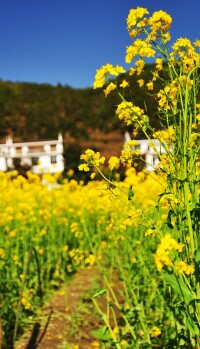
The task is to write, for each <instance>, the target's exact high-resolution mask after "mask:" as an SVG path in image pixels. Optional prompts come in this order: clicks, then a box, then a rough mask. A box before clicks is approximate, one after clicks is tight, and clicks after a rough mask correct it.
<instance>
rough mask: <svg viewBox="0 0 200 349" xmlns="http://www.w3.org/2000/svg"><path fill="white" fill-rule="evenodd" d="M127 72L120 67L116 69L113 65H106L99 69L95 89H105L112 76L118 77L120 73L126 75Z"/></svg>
mask: <svg viewBox="0 0 200 349" xmlns="http://www.w3.org/2000/svg"><path fill="white" fill-rule="evenodd" d="M125 72H126V70H125V69H124V68H123V67H122V66H119V65H116V66H115V67H114V66H113V65H112V64H106V65H104V66H102V67H101V68H100V69H97V71H96V75H95V81H94V85H93V87H94V89H96V88H100V87H103V85H104V84H105V83H106V81H108V80H109V78H111V77H112V76H118V75H119V74H120V73H125Z"/></svg>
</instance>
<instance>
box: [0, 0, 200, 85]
mask: <svg viewBox="0 0 200 349" xmlns="http://www.w3.org/2000/svg"><path fill="white" fill-rule="evenodd" d="M137 6H141V7H147V8H148V10H149V11H150V12H152V11H156V10H160V9H162V10H164V11H166V12H168V13H169V14H170V15H171V16H172V17H173V24H172V30H171V34H172V41H175V40H176V39H177V38H178V37H189V38H190V39H191V40H195V39H196V38H200V21H199V18H200V0H85V1H83V0H0V12H1V20H0V48H1V53H0V79H2V80H10V81H26V82H37V83H50V84H52V85H56V84H57V83H61V84H62V85H69V86H71V87H74V88H85V87H91V86H92V84H93V81H94V76H95V72H96V69H98V68H100V67H101V66H102V65H104V64H106V63H112V64H120V65H124V62H125V61H124V59H125V49H126V46H127V45H129V44H130V40H129V36H128V33H127V29H126V17H127V15H128V12H129V10H130V9H131V8H135V7H137Z"/></svg>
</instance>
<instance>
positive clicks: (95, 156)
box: [79, 149, 105, 171]
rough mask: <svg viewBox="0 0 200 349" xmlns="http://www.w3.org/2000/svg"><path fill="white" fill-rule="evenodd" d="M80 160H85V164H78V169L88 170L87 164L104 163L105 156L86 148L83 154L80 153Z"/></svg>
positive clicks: (96, 164)
mask: <svg viewBox="0 0 200 349" xmlns="http://www.w3.org/2000/svg"><path fill="white" fill-rule="evenodd" d="M81 160H84V161H85V164H81V165H79V170H80V171H89V166H95V167H99V165H101V164H104V162H105V157H104V156H102V157H101V155H100V153H99V152H96V153H95V152H94V151H93V150H91V149H87V150H86V152H85V154H82V155H81Z"/></svg>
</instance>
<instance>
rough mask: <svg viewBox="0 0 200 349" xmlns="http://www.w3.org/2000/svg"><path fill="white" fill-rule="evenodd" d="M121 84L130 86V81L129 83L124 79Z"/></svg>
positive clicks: (123, 86)
mask: <svg viewBox="0 0 200 349" xmlns="http://www.w3.org/2000/svg"><path fill="white" fill-rule="evenodd" d="M119 86H120V87H122V88H126V87H127V86H129V83H128V81H126V80H123V81H122V83H121V84H120V85H119Z"/></svg>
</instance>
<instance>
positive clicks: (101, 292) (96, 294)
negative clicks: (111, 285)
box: [92, 288, 106, 298]
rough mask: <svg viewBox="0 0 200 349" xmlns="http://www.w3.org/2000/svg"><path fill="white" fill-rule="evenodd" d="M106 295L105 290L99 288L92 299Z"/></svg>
mask: <svg viewBox="0 0 200 349" xmlns="http://www.w3.org/2000/svg"><path fill="white" fill-rule="evenodd" d="M105 293H106V289H105V288H100V289H99V290H98V291H97V292H96V293H95V294H94V295H93V296H92V298H96V297H99V296H103V295H104V294H105Z"/></svg>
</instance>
